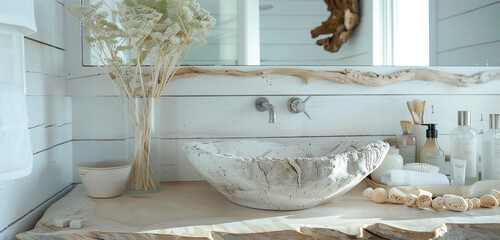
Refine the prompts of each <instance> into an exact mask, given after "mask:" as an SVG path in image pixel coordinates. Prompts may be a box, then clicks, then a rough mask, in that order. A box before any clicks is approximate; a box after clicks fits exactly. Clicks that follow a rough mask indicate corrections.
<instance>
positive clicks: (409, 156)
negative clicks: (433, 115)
mask: <svg viewBox="0 0 500 240" xmlns="http://www.w3.org/2000/svg"><path fill="white" fill-rule="evenodd" d="M411 125H412V123H411V122H410V121H401V128H402V129H403V134H401V135H398V136H397V137H396V148H398V149H399V154H401V156H402V157H403V161H404V163H405V164H407V163H414V162H416V156H417V145H416V144H417V142H416V140H415V135H414V134H413V133H409V131H410V128H411Z"/></svg>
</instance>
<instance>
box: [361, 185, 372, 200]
mask: <svg viewBox="0 0 500 240" xmlns="http://www.w3.org/2000/svg"><path fill="white" fill-rule="evenodd" d="M372 192H373V188H371V187H369V188H366V189H365V190H363V196H364V197H365V198H368V199H372Z"/></svg>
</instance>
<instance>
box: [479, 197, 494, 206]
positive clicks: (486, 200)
mask: <svg viewBox="0 0 500 240" xmlns="http://www.w3.org/2000/svg"><path fill="white" fill-rule="evenodd" d="M479 201H480V202H481V207H488V208H494V207H497V206H498V200H497V198H496V197H495V196H493V195H491V194H486V195H483V196H481V197H480V198H479Z"/></svg>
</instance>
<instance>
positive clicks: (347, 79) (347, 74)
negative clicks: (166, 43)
mask: <svg viewBox="0 0 500 240" xmlns="http://www.w3.org/2000/svg"><path fill="white" fill-rule="evenodd" d="M202 74H208V75H228V76H235V77H258V76H269V75H285V76H293V77H298V78H301V79H303V80H304V81H305V82H306V83H309V82H310V81H311V80H329V81H332V82H336V83H341V84H359V85H364V86H372V87H379V86H385V85H389V84H393V83H400V82H406V81H412V80H422V81H428V82H443V83H447V84H451V85H455V86H458V87H467V86H470V85H473V84H482V83H486V82H490V81H493V80H498V79H500V70H492V71H485V72H481V73H477V74H474V75H472V76H467V75H463V74H455V73H447V72H441V71H437V70H430V69H420V68H414V69H407V70H403V71H399V72H395V73H392V74H387V75H380V74H377V73H375V72H361V71H358V70H354V69H345V70H344V71H315V70H307V69H298V68H290V69H288V68H276V69H265V70H259V71H248V72H246V71H239V70H232V69H227V70H207V69H202V68H198V67H183V68H181V69H179V70H178V71H177V74H176V75H175V78H174V79H180V78H188V77H196V76H199V75H202Z"/></svg>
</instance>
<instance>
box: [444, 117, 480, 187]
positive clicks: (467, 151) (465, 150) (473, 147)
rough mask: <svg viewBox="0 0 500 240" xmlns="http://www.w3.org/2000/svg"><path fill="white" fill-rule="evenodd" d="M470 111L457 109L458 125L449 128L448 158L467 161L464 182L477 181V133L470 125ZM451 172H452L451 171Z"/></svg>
mask: <svg viewBox="0 0 500 240" xmlns="http://www.w3.org/2000/svg"><path fill="white" fill-rule="evenodd" d="M470 122H471V121H470V112H469V111H458V127H456V128H454V129H453V130H451V134H450V135H451V142H450V158H451V161H452V162H453V160H454V159H455V160H464V161H467V165H466V169H465V184H466V185H470V184H473V183H474V182H476V181H477V133H476V130H474V129H473V128H472V127H471V126H470ZM452 174H453V172H452Z"/></svg>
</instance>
